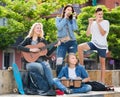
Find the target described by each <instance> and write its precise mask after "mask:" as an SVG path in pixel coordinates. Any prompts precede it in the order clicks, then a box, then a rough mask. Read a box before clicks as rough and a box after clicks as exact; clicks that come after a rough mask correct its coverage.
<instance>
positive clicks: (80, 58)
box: [78, 43, 90, 65]
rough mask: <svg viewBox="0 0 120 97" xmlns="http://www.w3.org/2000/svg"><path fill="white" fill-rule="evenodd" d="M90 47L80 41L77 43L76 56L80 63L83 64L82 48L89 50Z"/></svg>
mask: <svg viewBox="0 0 120 97" xmlns="http://www.w3.org/2000/svg"><path fill="white" fill-rule="evenodd" d="M89 49H90V47H89V45H88V44H87V43H82V44H79V45H78V57H79V61H80V64H81V65H84V52H83V51H84V50H89Z"/></svg>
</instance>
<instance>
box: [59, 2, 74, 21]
mask: <svg viewBox="0 0 120 97" xmlns="http://www.w3.org/2000/svg"><path fill="white" fill-rule="evenodd" d="M68 7H71V8H72V13H74V8H73V6H72V5H71V4H68V5H66V6H65V7H64V8H63V11H62V15H61V17H62V18H64V17H65V10H66V9H67V8H68ZM72 18H73V15H70V16H69V19H72Z"/></svg>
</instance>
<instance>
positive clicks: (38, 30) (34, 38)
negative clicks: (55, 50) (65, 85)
mask: <svg viewBox="0 0 120 97" xmlns="http://www.w3.org/2000/svg"><path fill="white" fill-rule="evenodd" d="M40 42H41V43H44V44H47V42H46V40H45V39H44V32H43V25H42V24H41V23H34V24H33V25H32V27H31V29H30V31H29V33H28V35H27V37H26V38H25V39H24V41H23V42H22V43H20V44H19V46H18V49H19V50H22V51H24V52H32V53H39V52H40V49H39V48H37V47H35V48H28V47H26V46H27V45H37V44H38V43H40ZM48 52H49V51H48ZM46 59H47V58H46V55H44V56H40V57H39V58H38V59H37V60H36V61H35V62H27V61H26V69H27V71H32V72H36V73H39V75H42V76H43V77H44V78H45V79H46V80H47V81H48V84H49V86H50V87H52V85H53V75H52V72H51V68H50V65H49V63H48V62H47V61H46ZM38 87H39V86H38ZM41 87H44V85H43V86H41ZM46 88H47V87H46Z"/></svg>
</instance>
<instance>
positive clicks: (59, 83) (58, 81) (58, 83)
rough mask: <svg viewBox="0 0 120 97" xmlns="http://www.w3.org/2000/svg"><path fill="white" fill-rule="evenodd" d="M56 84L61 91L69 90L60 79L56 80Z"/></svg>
mask: <svg viewBox="0 0 120 97" xmlns="http://www.w3.org/2000/svg"><path fill="white" fill-rule="evenodd" d="M53 80H54V84H55V86H56V87H57V88H58V89H60V90H61V91H65V90H66V89H67V88H66V87H65V86H64V85H63V84H62V83H61V82H60V80H59V79H58V78H54V79H53Z"/></svg>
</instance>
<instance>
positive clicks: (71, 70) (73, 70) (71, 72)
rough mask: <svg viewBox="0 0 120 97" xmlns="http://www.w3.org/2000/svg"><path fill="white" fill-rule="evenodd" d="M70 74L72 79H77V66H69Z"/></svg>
mask: <svg viewBox="0 0 120 97" xmlns="http://www.w3.org/2000/svg"><path fill="white" fill-rule="evenodd" d="M68 74H69V78H70V79H75V78H76V77H77V76H76V73H75V68H68Z"/></svg>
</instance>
